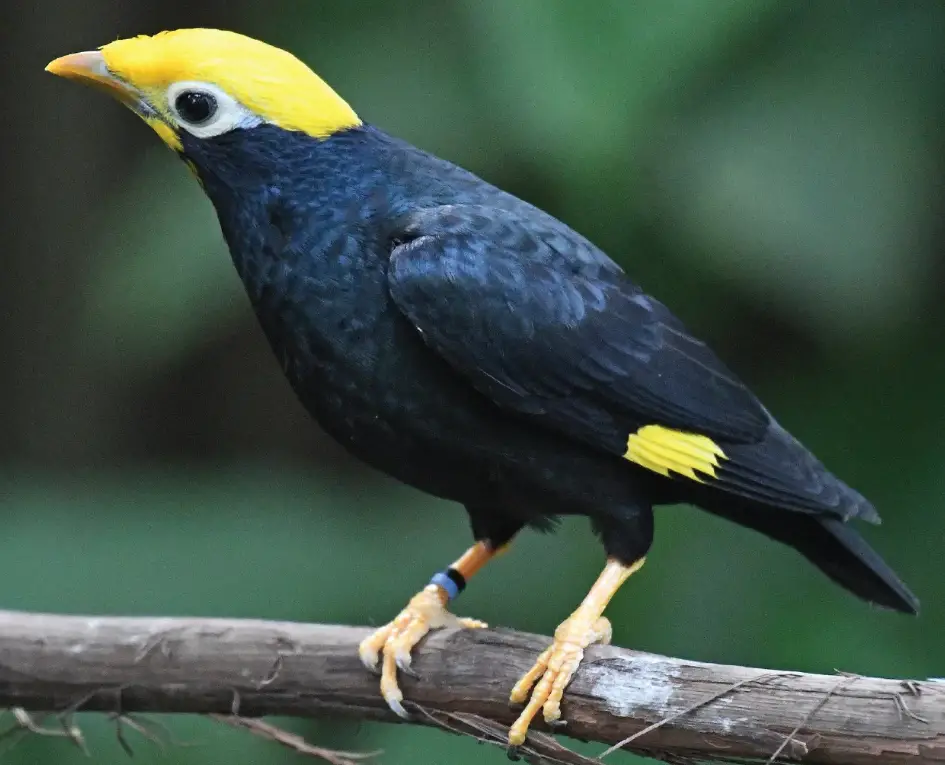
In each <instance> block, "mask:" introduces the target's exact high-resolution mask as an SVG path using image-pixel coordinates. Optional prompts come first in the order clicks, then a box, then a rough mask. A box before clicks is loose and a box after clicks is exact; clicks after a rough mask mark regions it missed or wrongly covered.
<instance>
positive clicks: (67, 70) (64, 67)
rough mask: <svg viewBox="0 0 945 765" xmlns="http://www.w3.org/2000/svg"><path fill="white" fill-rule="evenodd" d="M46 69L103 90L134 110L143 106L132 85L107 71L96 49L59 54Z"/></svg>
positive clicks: (103, 59)
mask: <svg viewBox="0 0 945 765" xmlns="http://www.w3.org/2000/svg"><path fill="white" fill-rule="evenodd" d="M46 71H47V72H50V73H51V74H55V75H58V76H59V77H65V78H67V79H70V80H78V81H79V82H81V83H83V84H85V85H89V86H91V87H93V88H96V89H97V90H101V91H104V92H105V93H108V95H110V96H111V97H112V98H117V99H118V100H119V101H121V102H122V103H123V104H125V105H126V106H129V107H131V108H132V109H134V110H135V111H136V112H141V111H142V107H143V106H144V102H143V100H142V98H141V95H140V94H139V93H138V91H137V90H136V89H135V88H134V87H132V86H131V85H129V84H128V83H126V82H123V81H122V80H120V79H118V78H117V77H115V75H113V74H112V73H111V72H110V71H108V67H107V66H106V65H105V58H104V56H102V54H101V53H100V52H99V51H97V50H88V51H83V52H82V53H70V54H69V55H68V56H60V57H59V58H57V59H56V60H55V61H51V62H49V64H47V65H46Z"/></svg>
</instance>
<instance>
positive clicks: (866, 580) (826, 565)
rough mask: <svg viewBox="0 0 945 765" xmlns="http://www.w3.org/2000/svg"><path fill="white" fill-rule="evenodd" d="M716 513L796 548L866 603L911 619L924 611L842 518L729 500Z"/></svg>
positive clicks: (897, 578)
mask: <svg viewBox="0 0 945 765" xmlns="http://www.w3.org/2000/svg"><path fill="white" fill-rule="evenodd" d="M714 504H715V503H714ZM726 504H728V506H727V507H726ZM710 512H712V513H714V514H716V515H721V516H722V517H725V518H728V519H729V520H732V521H735V522H736V523H738V524H740V525H742V526H747V527H749V528H752V529H755V530H756V531H760V532H761V533H762V534H765V535H766V536H769V537H771V538H772V539H775V540H777V541H779V542H783V543H784V544H787V545H790V546H791V547H793V548H794V549H796V550H797V551H798V552H800V553H801V554H802V555H804V557H806V558H807V559H808V560H809V561H810V562H811V563H813V564H814V565H815V566H817V568H819V569H820V570H821V571H823V572H824V573H825V574H826V575H827V576H829V577H830V578H831V579H833V580H834V581H835V582H836V583H837V584H839V585H840V586H841V587H844V588H846V589H847V590H849V591H850V592H852V593H853V594H854V595H857V596H858V597H860V598H863V600H866V601H868V602H870V603H874V604H876V605H879V606H884V607H886V608H891V609H893V610H895V611H901V612H903V613H907V614H917V613H918V612H919V601H918V599H917V598H916V596H915V595H913V594H912V593H911V592H910V591H909V588H908V587H906V585H905V584H903V582H902V581H901V580H900V579H899V577H898V576H896V574H895V573H894V572H893V570H892V569H891V568H890V567H889V566H887V565H886V563H885V561H883V559H882V558H880V557H879V555H878V554H877V553H876V551H874V550H873V549H872V548H871V547H870V546H869V545H868V544H867V543H866V540H864V539H863V537H861V536H860V535H859V534H858V533H857V532H856V530H855V529H853V528H852V527H851V526H850V525H849V524H847V523H844V522H843V521H841V520H839V519H835V518H825V517H823V516H812V515H805V514H801V513H787V512H784V511H782V510H777V509H772V508H763V507H758V506H755V507H744V506H742V507H739V506H738V503H726V502H725V500H724V499H723V500H722V502H720V503H718V504H717V506H716V507H713V508H711V509H710Z"/></svg>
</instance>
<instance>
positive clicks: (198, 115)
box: [174, 90, 217, 125]
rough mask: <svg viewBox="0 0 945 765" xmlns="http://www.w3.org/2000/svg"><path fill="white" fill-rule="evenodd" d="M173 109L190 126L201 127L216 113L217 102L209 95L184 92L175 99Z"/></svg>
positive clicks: (196, 91) (192, 91)
mask: <svg viewBox="0 0 945 765" xmlns="http://www.w3.org/2000/svg"><path fill="white" fill-rule="evenodd" d="M174 108H175V109H176V110H177V113H178V114H179V115H180V116H181V118H182V119H184V120H185V121H187V122H189V123H190V124H191V125H203V124H205V123H207V122H209V121H210V120H211V119H213V116H214V115H215V114H216V113H217V100H216V98H214V97H213V96H212V95H211V94H210V93H203V92H201V91H199V90H185V91H184V92H183V93H181V94H180V95H179V96H177V98H176V99H175V101H174Z"/></svg>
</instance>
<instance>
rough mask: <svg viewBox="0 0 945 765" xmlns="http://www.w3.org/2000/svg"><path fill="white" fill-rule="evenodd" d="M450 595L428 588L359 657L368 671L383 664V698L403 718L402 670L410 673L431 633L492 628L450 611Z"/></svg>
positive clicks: (371, 639)
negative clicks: (413, 656)
mask: <svg viewBox="0 0 945 765" xmlns="http://www.w3.org/2000/svg"><path fill="white" fill-rule="evenodd" d="M447 601H448V596H447V594H446V592H445V591H444V590H443V588H442V587H439V586H437V585H435V584H430V585H427V586H426V587H425V588H424V589H423V590H421V591H420V592H418V593H417V594H416V595H414V596H413V597H412V598H411V599H410V602H409V603H408V604H407V607H406V608H405V609H404V610H403V611H401V612H400V613H399V614H398V615H397V618H395V619H394V620H393V621H392V622H389V623H388V624H385V625H384V626H383V627H381V628H380V629H379V630H377V631H376V632H374V634H372V635H370V636H369V637H367V638H365V639H364V640H362V641H361V645H360V646H359V648H358V654H359V655H360V657H361V661H362V662H363V663H364V666H366V667H367V668H368V669H370V670H372V671H374V670H376V669H377V662H378V659H379V658H380V657H381V656H383V660H382V664H381V695H382V696H383V697H384V701H386V702H387V705H388V706H389V707H390V708H391V709H392V710H393V711H394V712H395V713H396V714H398V715H399V716H400V717H403V718H405V719H406V718H407V717H409V715H408V714H407V710H405V709H404V705H403V699H404V695H403V693H402V692H401V690H400V686H399V685H398V684H397V670H398V668H399V669H400V670H401V671H403V672H407V673H410V661H411V651H413V649H414V647H415V646H416V645H417V643H419V642H420V640H421V638H423V636H424V635H426V634H427V632H429V631H430V630H433V629H439V628H441V627H463V628H466V629H477V628H481V627H486V626H488V625H487V624H486V623H485V622H481V621H479V620H477V619H467V618H465V617H461V616H455V615H454V614H452V613H450V612H449V611H447V610H446V603H447Z"/></svg>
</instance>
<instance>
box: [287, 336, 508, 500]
mask: <svg viewBox="0 0 945 765" xmlns="http://www.w3.org/2000/svg"><path fill="white" fill-rule="evenodd" d="M407 329H408V330H409V331H408V332H404V331H403V328H402V327H397V326H394V325H393V322H379V323H378V324H377V325H375V326H374V327H373V328H372V331H371V333H370V337H367V336H361V337H359V338H358V342H357V343H356V346H357V347H356V348H354V347H350V346H349V347H347V348H341V347H333V348H327V349H323V352H322V353H321V354H320V357H319V358H318V360H317V362H316V363H314V364H311V363H308V364H298V365H294V366H295V367H296V369H297V370H299V371H297V372H296V373H294V374H293V370H292V368H291V367H292V366H293V365H291V361H290V362H289V363H288V364H287V366H286V373H287V375H288V377H289V379H290V381H291V382H292V385H293V387H294V388H295V390H296V393H297V394H298V396H299V398H300V400H301V401H302V403H303V404H304V405H305V407H306V408H307V409H308V411H309V412H310V413H311V415H312V416H313V417H314V418H315V420H316V421H317V422H318V423H319V425H320V426H321V427H322V429H323V430H325V431H326V432H327V433H328V434H329V435H330V436H331V437H332V438H333V439H334V440H336V441H337V442H338V443H339V444H340V445H341V446H343V447H344V448H345V449H346V450H347V451H348V452H349V453H351V454H352V455H353V456H355V457H356V458H358V459H359V460H361V461H363V462H365V463H366V464H368V465H370V466H371V467H373V468H375V469H377V470H380V471H382V472H384V473H387V474H388V475H390V476H391V477H393V478H395V479H397V480H399V481H401V482H403V483H405V484H408V485H410V486H413V487H414V488H417V489H419V490H421V491H424V492H427V493H429V494H433V495H435V496H439V497H443V498H445V499H451V500H454V501H457V502H462V503H465V504H473V503H479V502H482V501H488V498H489V497H488V494H489V492H490V485H491V481H490V471H491V470H492V469H493V463H494V460H495V456H496V454H495V446H496V444H495V442H496V435H497V434H496V432H495V427H496V426H495V422H496V420H497V419H499V418H498V417H497V413H496V412H495V411H493V410H494V405H493V404H492V403H491V402H489V401H488V400H486V399H485V398H484V397H483V396H481V395H480V394H478V393H477V392H476V391H474V390H473V389H472V388H471V387H469V386H468V385H467V384H466V383H465V381H463V380H461V379H460V378H459V377H458V376H457V375H456V374H455V373H454V372H453V371H452V370H451V369H449V368H448V367H447V366H446V364H445V363H444V362H442V361H441V360H440V359H439V358H437V357H435V356H434V355H433V354H432V353H431V352H430V351H429V350H428V349H427V348H426V346H425V345H424V344H423V343H422V341H420V340H419V338H418V337H417V336H416V335H415V332H414V330H413V328H412V327H408V328H407ZM283 357H284V359H285V358H287V357H291V349H290V350H288V351H286V352H285V353H283ZM490 423H492V424H490Z"/></svg>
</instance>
